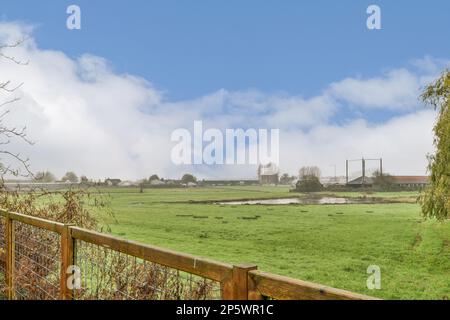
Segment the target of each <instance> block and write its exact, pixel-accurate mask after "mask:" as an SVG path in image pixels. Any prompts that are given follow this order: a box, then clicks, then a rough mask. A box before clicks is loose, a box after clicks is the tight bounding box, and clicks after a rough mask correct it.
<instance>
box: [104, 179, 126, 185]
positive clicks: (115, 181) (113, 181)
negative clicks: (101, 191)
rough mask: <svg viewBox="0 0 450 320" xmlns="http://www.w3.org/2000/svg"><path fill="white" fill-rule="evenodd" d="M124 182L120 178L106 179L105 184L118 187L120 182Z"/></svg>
mask: <svg viewBox="0 0 450 320" xmlns="http://www.w3.org/2000/svg"><path fill="white" fill-rule="evenodd" d="M121 182H122V180H120V179H109V178H108V179H106V180H105V184H106V185H107V186H109V187H117V186H118V185H119V184H120V183H121Z"/></svg>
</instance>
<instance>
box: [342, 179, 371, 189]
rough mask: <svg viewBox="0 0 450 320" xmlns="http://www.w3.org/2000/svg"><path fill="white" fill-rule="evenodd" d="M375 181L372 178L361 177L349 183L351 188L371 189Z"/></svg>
mask: <svg viewBox="0 0 450 320" xmlns="http://www.w3.org/2000/svg"><path fill="white" fill-rule="evenodd" d="M373 182H374V179H373V178H371V177H359V178H356V179H354V180H351V181H349V182H348V183H347V185H348V186H350V187H362V186H365V187H370V186H372V185H373Z"/></svg>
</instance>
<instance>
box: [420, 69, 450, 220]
mask: <svg viewBox="0 0 450 320" xmlns="http://www.w3.org/2000/svg"><path fill="white" fill-rule="evenodd" d="M422 99H423V101H424V102H425V103H427V104H430V105H431V106H432V107H434V109H435V110H436V111H437V112H438V118H437V121H436V124H435V126H434V135H435V138H434V146H435V148H436V150H435V153H434V154H432V155H428V160H429V165H428V170H429V172H430V186H429V188H427V189H426V190H425V192H424V193H423V194H422V195H421V198H420V202H421V205H422V212H423V215H424V216H425V217H426V218H433V217H434V218H437V219H439V220H445V219H449V218H450V147H449V146H450V71H449V70H447V71H445V72H444V73H443V74H442V76H441V77H440V78H439V79H438V80H436V81H435V82H434V83H432V84H431V85H429V86H428V87H427V88H426V89H425V91H424V93H423V94H422Z"/></svg>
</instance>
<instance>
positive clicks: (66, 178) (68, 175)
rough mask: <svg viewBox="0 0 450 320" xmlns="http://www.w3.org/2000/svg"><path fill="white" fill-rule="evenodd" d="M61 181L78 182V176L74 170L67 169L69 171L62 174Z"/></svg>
mask: <svg viewBox="0 0 450 320" xmlns="http://www.w3.org/2000/svg"><path fill="white" fill-rule="evenodd" d="M61 181H62V182H67V181H69V182H72V183H77V182H78V177H77V175H76V174H75V173H74V172H72V171H69V172H67V173H66V174H65V175H64V177H63V178H62V179H61Z"/></svg>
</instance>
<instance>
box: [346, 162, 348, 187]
mask: <svg viewBox="0 0 450 320" xmlns="http://www.w3.org/2000/svg"><path fill="white" fill-rule="evenodd" d="M345 181H346V184H348V160H345Z"/></svg>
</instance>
